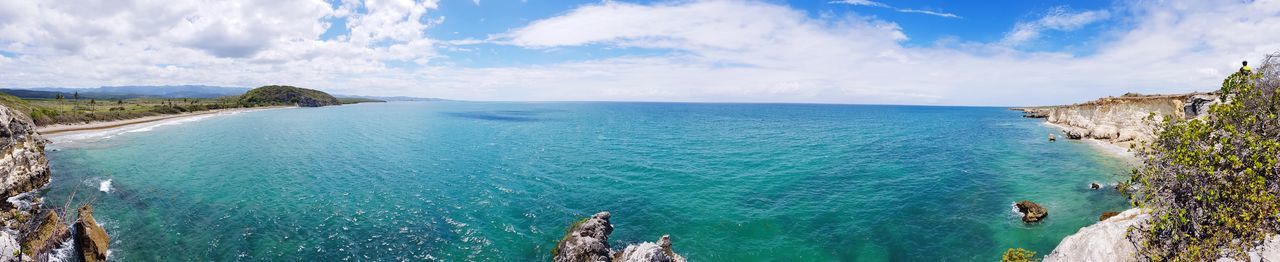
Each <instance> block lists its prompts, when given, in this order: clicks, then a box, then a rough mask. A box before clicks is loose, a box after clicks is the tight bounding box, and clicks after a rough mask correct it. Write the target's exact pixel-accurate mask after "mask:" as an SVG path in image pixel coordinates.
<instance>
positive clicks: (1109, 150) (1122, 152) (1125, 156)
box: [1040, 121, 1141, 164]
mask: <svg viewBox="0 0 1280 262" xmlns="http://www.w3.org/2000/svg"><path fill="white" fill-rule="evenodd" d="M1040 123H1042V124H1044V125H1045V126H1048V127H1051V128H1054V129H1056V130H1058V131H1060V132H1062V131H1064V130H1068V129H1069V128H1067V127H1066V126H1063V125H1060V124H1055V123H1050V122H1049V121H1044V122H1040ZM1054 135H1057V136H1059V137H1061V138H1066V135H1064V134H1061V133H1056V134H1054ZM1064 140H1065V141H1071V139H1064ZM1079 140H1080V141H1081V142H1084V143H1087V144H1089V145H1091V146H1092V147H1093V148H1094V149H1097V150H1098V151H1100V152H1102V153H1104V154H1106V155H1109V156H1112V157H1115V158H1119V159H1120V160H1124V161H1125V162H1126V163H1129V164H1138V163H1140V162H1141V160H1140V159H1138V156H1137V154H1134V152H1133V151H1130V150H1129V147H1128V145H1132V142H1121V143H1111V142H1107V141H1104V140H1100V139H1096V138H1082V139H1079Z"/></svg>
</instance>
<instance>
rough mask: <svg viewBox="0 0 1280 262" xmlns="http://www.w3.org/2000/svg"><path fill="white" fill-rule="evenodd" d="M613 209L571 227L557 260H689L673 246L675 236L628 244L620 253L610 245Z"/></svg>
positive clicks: (558, 248) (554, 253) (555, 253)
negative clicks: (672, 239)
mask: <svg viewBox="0 0 1280 262" xmlns="http://www.w3.org/2000/svg"><path fill="white" fill-rule="evenodd" d="M611 233H613V225H612V224H610V223H609V212H600V213H596V214H595V215H593V216H591V218H587V219H584V220H582V221H579V222H578V223H575V224H574V225H572V226H570V227H569V231H568V232H566V233H565V236H564V238H563V239H561V240H560V243H557V244H556V248H555V249H554V250H552V251H551V255H552V258H551V260H552V261H555V262H586V261H589V262H597V261H599V262H608V261H614V262H623V261H625V262H685V261H686V260H685V258H684V257H683V256H680V254H676V252H675V251H674V250H672V249H671V237H670V236H667V235H663V236H662V237H661V238H659V239H658V242H657V243H654V242H643V243H639V244H632V245H628V246H627V247H625V248H623V249H622V250H620V251H618V252H614V251H613V250H612V249H610V247H609V234H611Z"/></svg>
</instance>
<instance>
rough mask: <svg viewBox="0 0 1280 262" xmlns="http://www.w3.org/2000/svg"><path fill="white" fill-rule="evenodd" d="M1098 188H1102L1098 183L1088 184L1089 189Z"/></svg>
mask: <svg viewBox="0 0 1280 262" xmlns="http://www.w3.org/2000/svg"><path fill="white" fill-rule="evenodd" d="M1099 188H1102V185H1099V184H1098V183H1089V189H1093V190H1098V189H1099Z"/></svg>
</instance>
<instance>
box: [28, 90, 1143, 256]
mask: <svg viewBox="0 0 1280 262" xmlns="http://www.w3.org/2000/svg"><path fill="white" fill-rule="evenodd" d="M139 131H145V132H126V133H122V134H118V135H115V136H113V137H111V138H109V139H105V140H100V141H93V142H89V143H83V142H79V143H78V142H70V143H68V142H62V143H59V144H55V146H53V147H52V148H60V149H59V150H58V151H53V152H51V153H50V154H51V158H52V162H53V171H54V182H53V184H52V185H51V186H50V187H49V189H48V192H47V193H46V196H47V197H48V198H49V200H50V201H51V203H61V202H63V201H65V200H66V199H67V196H68V195H71V193H72V192H73V191H74V192H75V194H76V197H75V199H76V200H77V201H83V200H89V199H92V200H93V201H94V202H95V203H96V205H97V212H95V217H97V219H98V220H99V221H102V222H103V223H104V224H105V227H106V228H107V230H108V233H109V234H110V235H111V237H112V243H111V245H112V246H111V249H112V253H111V256H112V259H115V260H260V259H268V260H307V259H308V258H320V259H326V260H337V259H351V260H422V259H436V260H445V261H461V260H489V261H510V260H528V261H539V260H541V261H545V260H548V259H549V256H550V252H549V250H550V249H551V247H553V246H554V245H555V241H556V240H558V239H559V238H560V237H561V236H562V234H563V232H564V228H565V227H566V226H568V225H569V224H570V223H572V222H573V221H575V220H577V219H579V218H582V217H585V216H589V215H590V214H592V213H595V212H598V211H601V210H608V211H610V212H612V213H613V222H614V224H615V227H616V228H615V231H614V234H613V236H612V237H611V239H610V241H611V242H612V243H613V244H614V246H615V247H616V246H621V245H624V244H626V243H633V242H639V241H654V240H656V239H657V238H658V237H659V236H661V235H662V234H670V235H671V236H672V239H673V241H674V246H675V249H676V250H677V251H678V252H681V253H683V254H684V255H685V256H687V257H690V258H692V259H695V260H697V261H757V260H774V261H779V260H783V261H854V260H857V261H935V260H947V261H991V260H996V259H998V257H999V255H1000V254H1001V253H1003V251H1004V250H1005V249H1007V248H1009V247H1024V248H1028V249H1031V250H1034V251H1037V252H1040V253H1041V254H1045V253H1048V252H1049V251H1050V250H1052V249H1053V247H1054V246H1055V245H1056V244H1057V243H1058V242H1059V241H1060V240H1061V238H1062V237H1064V236H1066V235H1068V234H1071V233H1073V232H1075V231H1076V230H1078V229H1079V228H1081V227H1083V226H1086V225H1089V224H1091V223H1093V222H1094V221H1096V220H1097V217H1098V214H1099V213H1101V212H1103V211H1115V210H1123V209H1124V208H1125V207H1126V206H1125V203H1124V202H1125V201H1124V199H1123V198H1122V197H1121V196H1119V195H1118V194H1116V193H1114V192H1113V190H1097V191H1094V190H1089V189H1087V185H1088V184H1089V183H1090V182H1094V181H1096V182H1103V183H1106V184H1110V183H1113V182H1114V181H1117V180H1119V179H1120V176H1122V175H1124V174H1126V173H1127V171H1126V170H1127V168H1126V167H1125V165H1124V163H1122V162H1121V161H1119V160H1117V159H1114V158H1113V157H1110V156H1104V155H1101V154H1100V153H1099V152H1098V150H1096V149H1095V148H1092V146H1091V145H1088V144H1086V143H1082V142H1079V141H1060V142H1057V143H1049V142H1048V141H1046V139H1045V136H1046V135H1047V134H1048V133H1049V132H1051V131H1052V130H1051V129H1050V128H1048V127H1046V126H1044V125H1042V124H1040V122H1039V121H1038V120H1033V119H1024V118H1021V117H1019V114H1018V113H1017V112H1013V111H1008V110H1005V109H1003V108H968V107H914V106H860V105H859V106H851V105H786V104H674V103H479V102H414V103H381V104H359V105H348V106H338V107H324V108H306V109H276V110H266V111H258V112H248V113H241V114H235V115H228V116H218V117H212V118H208V119H205V120H201V121H195V122H190V123H184V124H180V125H170V126H160V127H155V128H148V129H144V130H139ZM107 180H109V181H110V185H108V186H107V187H108V188H110V189H109V190H108V191H107V192H103V191H101V190H99V189H100V187H102V186H103V184H104V183H103V182H104V181H107ZM1022 199H1031V200H1034V201H1037V202H1040V203H1041V204H1043V205H1044V206H1046V207H1047V208H1049V212H1050V215H1049V218H1048V219H1047V220H1046V221H1044V222H1043V223H1040V224H1036V225H1024V224H1023V223H1022V222H1021V221H1019V220H1018V217H1017V216H1016V215H1015V214H1014V213H1013V212H1012V211H1011V207H1010V204H1011V203H1012V202H1014V201H1017V200H1022Z"/></svg>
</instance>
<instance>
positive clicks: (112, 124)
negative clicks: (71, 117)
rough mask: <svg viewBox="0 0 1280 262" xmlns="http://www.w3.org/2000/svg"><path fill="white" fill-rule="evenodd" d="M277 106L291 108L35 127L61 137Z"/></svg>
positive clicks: (212, 111)
mask: <svg viewBox="0 0 1280 262" xmlns="http://www.w3.org/2000/svg"><path fill="white" fill-rule="evenodd" d="M279 108H292V106H273V107H254V108H226V109H216V110H206V111H199V112H189V113H181V114H171V115H158V116H148V117H141V118H134V119H124V120H115V121H99V122H89V123H83V124H57V125H48V126H42V127H39V128H37V129H36V131H37V132H39V133H40V134H42V135H44V136H46V137H50V138H54V137H63V136H69V135H75V134H81V133H90V132H103V131H111V130H114V129H125V128H132V127H135V126H141V125H143V124H148V123H152V124H157V123H162V122H171V121H187V120H193V119H195V118H204V117H210V116H216V115H224V114H235V113H241V112H248V111H260V110H268V109H279Z"/></svg>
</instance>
